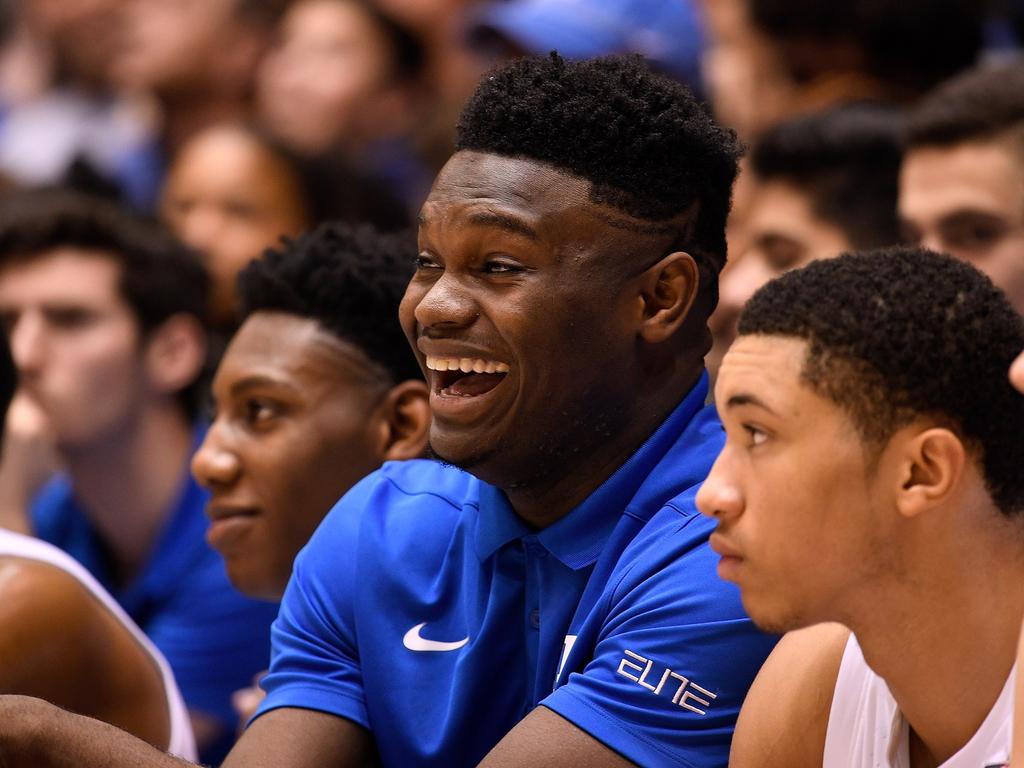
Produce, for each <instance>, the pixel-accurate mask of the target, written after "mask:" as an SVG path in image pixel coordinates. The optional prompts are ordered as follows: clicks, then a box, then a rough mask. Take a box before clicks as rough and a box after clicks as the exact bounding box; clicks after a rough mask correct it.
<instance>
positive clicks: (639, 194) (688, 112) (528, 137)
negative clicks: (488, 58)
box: [456, 53, 740, 275]
mask: <svg viewBox="0 0 1024 768" xmlns="http://www.w3.org/2000/svg"><path fill="white" fill-rule="evenodd" d="M456 149H458V150H473V151H477V152H486V153H490V154H496V155H503V156H506V157H518V158H527V159H530V160H537V161H540V162H542V163H547V164H550V165H552V166H554V167H556V168H558V169H560V170H563V171H566V172H568V173H571V174H573V175H575V176H580V177H582V178H584V179H587V180H588V181H590V182H591V184H592V187H591V197H592V199H594V200H595V201H598V202H602V203H607V204H610V205H612V206H614V207H617V208H619V209H620V210H623V211H625V212H626V213H628V214H630V215H632V216H635V217H638V218H641V219H646V220H648V221H657V222H661V221H665V220H667V219H670V218H672V217H674V216H678V215H679V214H681V213H683V212H684V211H686V209H687V208H688V207H689V206H691V205H694V204H696V207H695V212H696V221H695V222H694V223H693V224H692V225H691V227H690V229H692V235H691V238H690V239H691V242H684V243H681V244H680V245H681V246H682V247H685V248H686V249H687V250H689V251H690V253H691V254H692V255H693V256H694V259H695V260H697V262H698V265H699V266H702V267H705V268H707V269H708V270H709V271H710V274H712V275H716V274H717V273H718V272H719V271H721V269H722V267H723V266H724V265H725V220H726V218H727V216H728V214H729V206H730V203H731V198H732V183H733V181H734V180H735V178H736V167H737V166H736V164H737V161H738V158H739V155H740V149H739V146H738V144H737V141H736V136H735V134H734V133H733V132H732V131H730V130H727V129H725V128H722V127H721V126H719V125H717V124H716V123H715V122H714V121H713V120H712V119H711V117H710V115H709V114H708V110H707V108H706V107H705V106H704V105H703V104H701V103H700V102H698V101H697V100H696V99H695V98H694V97H693V95H692V94H691V93H690V91H689V90H688V89H687V88H686V87H685V86H683V85H681V84H679V83H678V82H676V81H674V80H672V79H670V78H668V77H665V76H662V75H658V74H655V73H654V72H652V71H651V70H650V69H649V68H648V66H647V65H646V64H645V63H644V60H643V58H642V57H640V56H605V57H601V58H596V59H587V60H584V61H568V60H566V59H563V58H561V57H560V56H558V55H557V54H556V53H552V54H551V55H550V56H546V57H545V56H531V57H526V58H523V59H519V60H516V61H513V62H511V63H509V64H506V65H505V66H503V67H499V68H498V69H496V70H494V71H492V72H491V73H490V74H488V75H486V76H485V77H484V78H483V80H482V81H481V82H480V84H479V85H478V86H477V89H476V92H475V93H474V94H473V96H472V98H471V99H470V100H469V102H468V103H467V105H466V107H465V109H464V110H463V113H462V117H461V118H460V119H459V124H458V137H457V141H456Z"/></svg>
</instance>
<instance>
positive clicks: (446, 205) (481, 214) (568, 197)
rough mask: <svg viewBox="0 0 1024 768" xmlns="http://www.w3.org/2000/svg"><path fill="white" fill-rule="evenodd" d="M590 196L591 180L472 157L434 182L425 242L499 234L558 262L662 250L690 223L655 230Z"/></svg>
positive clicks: (462, 157) (453, 163)
mask: <svg viewBox="0 0 1024 768" xmlns="http://www.w3.org/2000/svg"><path fill="white" fill-rule="evenodd" d="M590 192H591V183H590V182H589V181H587V180H586V179H583V178H581V177H578V176H574V175H573V174H571V173H567V172H564V171H560V170H558V169H557V168H554V167H553V166H550V165H548V164H546V163H542V162H538V161H534V160H528V159H523V158H510V157H503V156H501V155H491V154H487V153H483V152H471V151H465V150H464V151H461V152H458V153H456V154H455V155H454V156H453V157H452V158H451V159H450V160H449V161H448V163H447V164H446V165H445V167H444V168H443V169H442V170H441V173H440V174H439V175H438V177H437V180H436V181H435V182H434V187H433V189H432V190H431V192H430V196H429V197H428V198H427V201H426V202H425V203H424V205H423V209H422V211H421V213H420V235H421V236H427V237H430V238H432V237H434V236H439V237H443V236H444V235H446V234H448V233H449V232H456V233H462V234H465V233H467V232H471V233H474V234H479V235H481V236H483V235H484V233H492V234H501V235H508V236H513V237H516V236H518V237H520V238H524V239H528V240H531V241H533V242H534V243H535V244H536V245H538V246H540V247H541V248H542V249H547V250H549V251H551V252H552V253H554V254H556V255H579V254H582V253H594V254H601V255H608V256H610V255H614V256H616V257H618V255H620V254H621V253H623V252H630V251H635V250H637V249H638V248H640V249H643V250H650V249H654V250H657V249H659V248H661V247H662V246H663V245H666V244H667V243H670V242H672V241H673V240H674V239H675V237H677V236H678V233H679V231H681V227H682V226H683V225H684V223H685V222H684V219H685V214H681V215H680V216H679V217H677V219H673V220H671V221H668V222H665V223H661V222H659V223H657V224H654V225H652V223H651V222H647V221H644V220H642V219H637V218H634V217H632V216H630V215H628V214H626V213H625V212H623V211H620V210H619V209H617V208H614V207H612V206H610V205H607V204H604V203H599V202H594V201H593V200H591V199H590ZM616 263H618V262H616Z"/></svg>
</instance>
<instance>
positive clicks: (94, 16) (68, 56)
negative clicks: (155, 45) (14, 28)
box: [24, 0, 130, 85]
mask: <svg viewBox="0 0 1024 768" xmlns="http://www.w3.org/2000/svg"><path fill="white" fill-rule="evenodd" d="M129 1H130V0H28V1H27V2H26V3H25V4H24V12H25V19H26V22H27V23H28V24H29V25H30V26H31V27H32V28H33V29H34V30H36V31H37V32H39V33H40V34H41V35H42V36H43V37H44V38H45V39H46V40H47V41H48V42H50V44H52V45H53V48H54V52H55V54H56V57H57V60H58V66H59V67H61V68H62V69H63V70H64V72H63V74H66V75H68V76H70V77H71V78H72V79H74V80H76V81H84V82H86V83H89V84H93V85H97V84H103V83H105V82H106V81H107V80H108V79H109V76H110V70H111V65H112V62H113V61H114V60H115V59H116V55H117V53H118V51H120V50H121V47H122V45H123V29H124V25H123V21H124V9H125V6H126V4H127V3H128V2H129Z"/></svg>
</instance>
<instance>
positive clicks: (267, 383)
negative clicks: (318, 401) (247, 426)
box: [228, 374, 297, 396]
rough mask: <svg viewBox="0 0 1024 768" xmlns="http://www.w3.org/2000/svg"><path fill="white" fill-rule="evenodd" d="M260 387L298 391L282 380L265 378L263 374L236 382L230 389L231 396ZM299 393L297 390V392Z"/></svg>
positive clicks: (246, 377) (270, 377)
mask: <svg viewBox="0 0 1024 768" xmlns="http://www.w3.org/2000/svg"><path fill="white" fill-rule="evenodd" d="M259 387H281V388H284V389H290V390H296V388H295V386H293V385H292V384H291V383H290V382H287V381H283V380H281V379H275V378H274V377H272V376H265V375H262V374H256V375H252V376H245V377H243V378H241V379H239V380H238V381H236V382H234V383H233V384H232V385H231V387H230V388H229V389H228V392H229V393H230V394H231V395H234V396H238V395H239V394H242V393H244V392H245V391H246V390H248V389H257V388H259ZM296 391H297V390H296Z"/></svg>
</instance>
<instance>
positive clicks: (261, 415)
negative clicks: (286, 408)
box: [245, 398, 281, 428]
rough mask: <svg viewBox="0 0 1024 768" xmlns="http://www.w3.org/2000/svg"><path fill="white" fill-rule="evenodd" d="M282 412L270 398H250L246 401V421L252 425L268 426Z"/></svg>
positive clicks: (258, 426)
mask: <svg viewBox="0 0 1024 768" xmlns="http://www.w3.org/2000/svg"><path fill="white" fill-rule="evenodd" d="M280 412H281V409H280V408H278V407H277V405H276V404H275V403H272V402H270V401H268V400H262V399H259V398H250V399H248V400H246V401H245V421H246V423H247V424H248V425H249V426H250V427H256V428H266V427H268V426H270V425H271V424H272V423H273V421H274V419H275V418H277V416H278V415H279V414H280Z"/></svg>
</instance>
